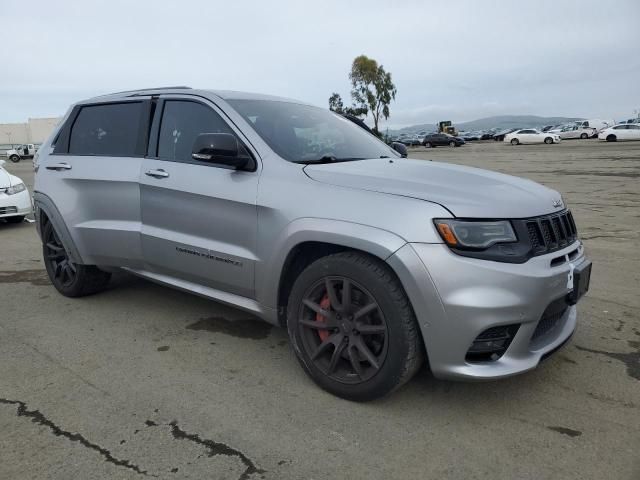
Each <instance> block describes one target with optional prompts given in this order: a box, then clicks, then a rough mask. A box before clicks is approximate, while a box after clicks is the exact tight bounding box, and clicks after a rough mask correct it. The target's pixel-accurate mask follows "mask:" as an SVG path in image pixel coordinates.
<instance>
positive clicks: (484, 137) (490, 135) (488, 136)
mask: <svg viewBox="0 0 640 480" xmlns="http://www.w3.org/2000/svg"><path fill="white" fill-rule="evenodd" d="M493 135H494V132H493V131H489V132H484V133H482V134H481V135H480V140H491V139H492V138H493Z"/></svg>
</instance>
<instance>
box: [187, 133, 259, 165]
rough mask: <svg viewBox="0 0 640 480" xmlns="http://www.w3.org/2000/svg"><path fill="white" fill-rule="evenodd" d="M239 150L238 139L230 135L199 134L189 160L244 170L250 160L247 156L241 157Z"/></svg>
mask: <svg viewBox="0 0 640 480" xmlns="http://www.w3.org/2000/svg"><path fill="white" fill-rule="evenodd" d="M240 150H241V147H240V145H239V144H238V139H237V138H236V137H235V136H234V135H231V134H230V133H201V134H200V135H198V136H197V137H196V140H195V142H193V149H192V150H191V158H193V159H194V160H198V161H200V162H209V163H217V164H219V165H226V166H228V167H233V168H235V169H237V170H238V169H242V168H245V167H246V166H247V164H248V163H249V161H250V160H251V157H249V156H248V155H241V153H240Z"/></svg>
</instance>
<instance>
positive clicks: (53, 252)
mask: <svg viewBox="0 0 640 480" xmlns="http://www.w3.org/2000/svg"><path fill="white" fill-rule="evenodd" d="M43 249H44V261H45V262H46V266H47V271H48V272H50V277H51V282H52V283H53V284H54V285H55V286H56V287H58V286H60V287H62V288H65V287H66V288H68V287H70V286H72V285H73V284H74V282H75V280H76V277H77V274H78V270H77V268H76V266H75V265H74V263H73V262H72V261H71V260H70V258H69V254H68V253H67V252H66V250H65V249H64V246H63V245H62V242H61V241H60V238H59V237H58V234H57V233H56V231H55V229H54V228H53V227H52V225H51V224H50V223H49V224H47V228H45V237H44V245H43Z"/></svg>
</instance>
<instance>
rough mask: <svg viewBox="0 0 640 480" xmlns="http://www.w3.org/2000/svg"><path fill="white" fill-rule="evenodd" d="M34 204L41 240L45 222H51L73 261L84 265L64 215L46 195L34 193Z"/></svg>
mask: <svg viewBox="0 0 640 480" xmlns="http://www.w3.org/2000/svg"><path fill="white" fill-rule="evenodd" d="M33 203H34V206H35V218H36V229H37V231H38V235H39V236H40V239H41V240H42V232H43V230H44V225H45V222H47V221H48V222H51V223H52V224H53V228H54V229H55V231H56V233H57V234H58V235H59V236H60V240H61V241H62V244H63V245H64V247H65V249H66V250H67V253H68V254H69V257H70V258H71V260H73V262H74V263H77V264H84V262H83V260H82V256H81V255H80V251H79V250H78V248H77V246H76V244H75V242H74V241H73V238H72V237H71V234H70V233H69V229H68V228H67V224H66V223H65V222H64V219H63V218H62V215H61V214H60V212H59V211H58V209H57V207H56V206H55V204H54V203H53V201H52V200H51V198H49V197H48V196H47V195H45V194H44V193H41V192H34V193H33Z"/></svg>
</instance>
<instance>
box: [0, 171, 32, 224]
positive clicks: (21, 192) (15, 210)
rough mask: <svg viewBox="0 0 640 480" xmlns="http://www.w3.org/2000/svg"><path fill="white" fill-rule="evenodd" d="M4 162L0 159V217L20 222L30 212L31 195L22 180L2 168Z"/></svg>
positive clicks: (11, 221)
mask: <svg viewBox="0 0 640 480" xmlns="http://www.w3.org/2000/svg"><path fill="white" fill-rule="evenodd" d="M4 164H5V161H4V160H0V219H3V220H6V221H7V222H9V223H20V222H21V221H22V220H24V217H25V216H26V215H30V214H31V211H32V208H31V196H30V195H29V190H27V187H26V186H25V184H24V182H23V181H22V180H20V179H19V178H18V177H16V176H14V175H11V174H10V173H9V172H7V171H6V170H5V169H4V168H2V167H3V166H4Z"/></svg>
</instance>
